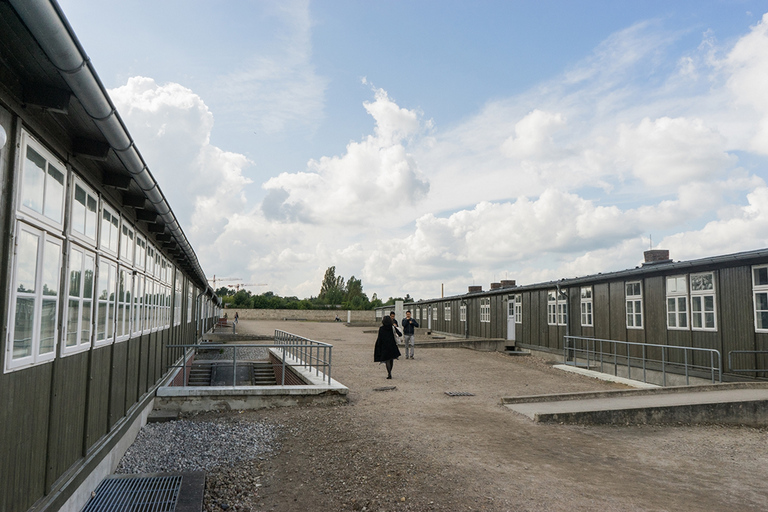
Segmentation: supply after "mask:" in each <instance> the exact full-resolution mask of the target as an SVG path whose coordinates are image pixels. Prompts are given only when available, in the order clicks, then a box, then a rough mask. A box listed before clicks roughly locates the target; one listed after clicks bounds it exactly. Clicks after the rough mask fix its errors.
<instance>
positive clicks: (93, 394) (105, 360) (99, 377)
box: [85, 347, 112, 451]
mask: <svg viewBox="0 0 768 512" xmlns="http://www.w3.org/2000/svg"><path fill="white" fill-rule="evenodd" d="M91 358H92V360H91V374H90V378H91V384H90V386H89V387H88V432H87V435H86V442H85V445H86V451H87V450H88V449H90V448H91V447H92V446H93V445H94V444H96V442H97V441H98V440H99V439H100V438H102V437H104V436H105V435H106V434H107V432H109V398H110V388H109V382H110V375H111V374H112V348H111V347H101V348H97V349H93V350H92V351H91Z"/></svg>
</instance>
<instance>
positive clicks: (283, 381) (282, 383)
mask: <svg viewBox="0 0 768 512" xmlns="http://www.w3.org/2000/svg"><path fill="white" fill-rule="evenodd" d="M282 373H283V374H282V375H281V377H282V378H281V379H280V385H281V386H285V345H283V372H282Z"/></svg>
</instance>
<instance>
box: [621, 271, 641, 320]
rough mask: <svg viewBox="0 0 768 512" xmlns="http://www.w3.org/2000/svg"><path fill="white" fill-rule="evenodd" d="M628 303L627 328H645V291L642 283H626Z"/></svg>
mask: <svg viewBox="0 0 768 512" xmlns="http://www.w3.org/2000/svg"><path fill="white" fill-rule="evenodd" d="M625 289H626V293H627V295H626V303H627V327H628V328H629V329H642V328H643V291H642V287H641V286H640V281H636V282H633V283H625Z"/></svg>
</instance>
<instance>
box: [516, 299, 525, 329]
mask: <svg viewBox="0 0 768 512" xmlns="http://www.w3.org/2000/svg"><path fill="white" fill-rule="evenodd" d="M515 323H516V324H521V323H523V296H522V295H520V294H518V295H515Z"/></svg>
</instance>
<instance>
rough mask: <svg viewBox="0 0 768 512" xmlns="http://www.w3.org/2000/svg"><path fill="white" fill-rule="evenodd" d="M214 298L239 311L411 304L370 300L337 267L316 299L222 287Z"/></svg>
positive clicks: (360, 284) (358, 282)
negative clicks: (345, 278) (255, 292)
mask: <svg viewBox="0 0 768 512" xmlns="http://www.w3.org/2000/svg"><path fill="white" fill-rule="evenodd" d="M216 295H218V296H219V297H221V300H222V302H223V303H224V307H230V308H241V309H340V310H347V309H354V310H365V309H374V308H377V307H379V306H388V305H392V304H394V303H395V301H396V300H403V301H405V302H410V301H412V300H413V299H412V298H411V296H410V295H406V296H405V297H389V299H387V301H386V302H384V301H382V300H381V299H379V298H378V297H377V296H376V294H375V293H374V294H373V295H372V296H371V298H370V299H369V298H368V295H366V294H365V292H363V282H362V280H360V279H357V278H356V277H355V276H352V277H350V278H349V279H348V280H346V282H345V280H344V278H343V277H342V276H337V275H336V267H335V266H332V267H328V269H327V270H326V271H325V275H324V276H323V282H322V284H321V286H320V293H319V294H318V296H317V297H310V298H308V299H299V298H298V297H295V296H293V297H281V296H280V295H276V294H275V293H273V292H271V291H269V292H265V293H262V294H259V295H254V294H252V293H251V292H250V291H248V290H245V289H243V290H238V291H235V290H232V289H230V288H227V287H226V286H222V287H221V288H219V289H218V290H216Z"/></svg>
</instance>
